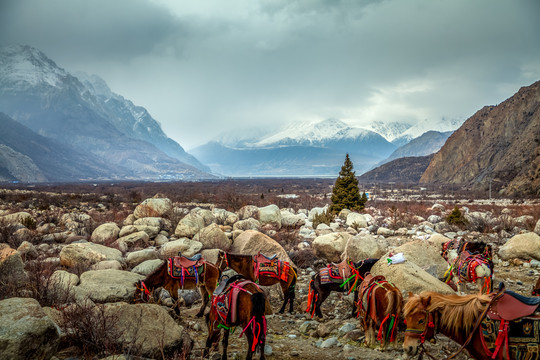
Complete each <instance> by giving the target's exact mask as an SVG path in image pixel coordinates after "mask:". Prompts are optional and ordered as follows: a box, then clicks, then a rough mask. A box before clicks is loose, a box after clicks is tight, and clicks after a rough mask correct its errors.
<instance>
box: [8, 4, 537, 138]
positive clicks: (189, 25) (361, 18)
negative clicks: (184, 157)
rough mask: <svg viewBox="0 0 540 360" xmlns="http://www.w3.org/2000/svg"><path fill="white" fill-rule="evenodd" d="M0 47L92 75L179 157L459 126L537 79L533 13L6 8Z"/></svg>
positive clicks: (502, 8) (495, 9)
mask: <svg viewBox="0 0 540 360" xmlns="http://www.w3.org/2000/svg"><path fill="white" fill-rule="evenodd" d="M0 6H1V7H2V8H1V10H2V11H0V24H1V25H0V41H3V42H20V43H27V44H30V45H33V46H36V47H38V48H40V49H41V50H43V51H44V52H45V53H46V54H48V55H49V56H50V57H51V58H53V60H55V61H56V62H57V63H58V64H60V65H61V66H63V67H65V68H66V69H68V70H83V71H86V72H91V73H96V74H98V75H100V76H102V77H103V78H104V79H105V80H106V81H107V82H108V83H109V84H110V86H111V88H112V89H113V90H114V91H116V92H118V93H120V94H122V95H124V96H125V97H127V98H130V99H132V100H133V101H134V102H135V103H137V104H139V105H142V106H145V107H146V108H148V109H149V110H150V112H151V114H152V115H153V116H154V117H155V118H156V119H157V120H159V121H160V122H161V123H162V124H163V127H164V130H165V131H166V132H167V133H168V134H170V136H172V137H173V138H175V139H176V140H178V141H179V142H180V143H181V144H182V145H184V146H186V147H188V148H189V147H190V146H193V145H196V144H197V143H202V142H204V141H207V140H209V139H210V137H212V136H214V135H216V134H218V133H221V132H223V131H227V130H228V129H232V128H237V127H239V128H246V127H254V126H271V125H276V124H280V123H282V124H284V123H287V122H291V121H303V120H307V119H324V118H327V117H338V118H342V119H346V120H347V121H349V122H355V123H359V124H362V123H365V122H368V121H371V120H388V121H392V120H405V121H410V122H413V121H417V120H423V119H425V118H427V119H430V118H433V119H438V118H441V117H443V116H445V117H468V116H470V115H472V113H474V112H475V111H476V110H478V109H479V108H481V107H482V106H483V105H486V104H493V103H498V102H500V101H502V100H504V99H505V98H507V97H509V96H511V95H512V94H513V93H514V92H515V91H517V90H518V88H519V87H520V86H525V85H529V84H530V83H532V82H534V81H536V80H538V79H539V78H540V47H538V46H537V44H538V43H539V40H540V22H539V21H537V15H538V14H540V2H538V1H535V0H530V1H520V2H510V1H505V0H477V1H469V0H455V1H440V0H410V1H400V0H381V1H355V0H354V1H353V0H342V1H335V0H332V1H330V0H313V1H290V0H272V1H252V0H236V1H235V0H230V1H227V4H226V5H224V3H223V2H222V1H219V0H218V1H216V0H213V1H212V0H205V1H187V0H185V1H175V0H154V1H142V0H136V1H135V0H115V1H104V0H100V1H74V0H49V1H38V0H34V1H31V0H30V1H11V0H8V1H4V2H3V3H2V5H0Z"/></svg>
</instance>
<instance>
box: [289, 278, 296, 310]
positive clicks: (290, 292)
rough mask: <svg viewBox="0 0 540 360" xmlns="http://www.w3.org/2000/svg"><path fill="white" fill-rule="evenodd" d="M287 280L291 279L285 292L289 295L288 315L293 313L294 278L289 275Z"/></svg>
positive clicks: (294, 296)
mask: <svg viewBox="0 0 540 360" xmlns="http://www.w3.org/2000/svg"><path fill="white" fill-rule="evenodd" d="M289 278H292V280H291V282H290V283H288V284H287V290H288V293H289V304H290V306H289V313H291V314H292V313H293V311H294V309H293V307H294V299H295V298H296V276H295V275H294V274H290V273H289Z"/></svg>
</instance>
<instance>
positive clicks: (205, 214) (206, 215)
mask: <svg viewBox="0 0 540 360" xmlns="http://www.w3.org/2000/svg"><path fill="white" fill-rule="evenodd" d="M190 213H191V214H197V215H199V216H200V217H202V218H203V220H204V225H203V227H204V226H208V225H210V224H212V223H215V222H216V217H215V216H214V214H213V213H212V211H211V210H208V209H201V208H198V207H197V208H195V209H193V210H191V211H190Z"/></svg>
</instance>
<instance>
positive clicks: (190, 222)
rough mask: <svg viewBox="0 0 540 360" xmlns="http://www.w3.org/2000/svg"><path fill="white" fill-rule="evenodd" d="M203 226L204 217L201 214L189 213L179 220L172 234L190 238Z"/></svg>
mask: <svg viewBox="0 0 540 360" xmlns="http://www.w3.org/2000/svg"><path fill="white" fill-rule="evenodd" d="M204 226H205V225H204V218H203V217H202V216H201V215H198V214H196V213H189V214H187V215H186V216H184V217H183V218H182V220H180V222H179V223H178V226H176V230H175V231H174V234H175V235H176V236H178V237H188V238H192V237H193V236H195V234H197V233H198V232H199V231H200V230H201V229H202V228H203V227H204Z"/></svg>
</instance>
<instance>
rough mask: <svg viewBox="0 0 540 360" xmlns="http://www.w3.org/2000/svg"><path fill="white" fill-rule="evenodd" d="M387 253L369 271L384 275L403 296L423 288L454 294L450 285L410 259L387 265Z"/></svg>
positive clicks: (420, 290)
mask: <svg viewBox="0 0 540 360" xmlns="http://www.w3.org/2000/svg"><path fill="white" fill-rule="evenodd" d="M387 255H389V254H386V255H385V256H383V257H382V258H381V260H379V261H377V262H376V263H375V265H373V268H371V273H372V274H374V275H383V276H384V277H386V280H388V281H390V282H392V283H393V284H395V285H396V286H397V287H398V288H399V290H401V293H402V294H403V296H404V297H406V296H408V293H409V291H412V292H413V293H415V294H418V293H420V292H422V291H424V290H429V291H436V292H439V293H442V294H455V292H454V290H452V288H451V287H450V286H448V285H446V284H445V283H444V282H442V281H440V280H438V279H437V278H435V277H433V276H431V275H430V274H429V273H428V272H426V271H424V270H422V268H420V267H419V266H418V265H416V264H415V263H413V262H412V261H405V262H403V263H401V264H393V265H388V262H387V261H386V258H387Z"/></svg>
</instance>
